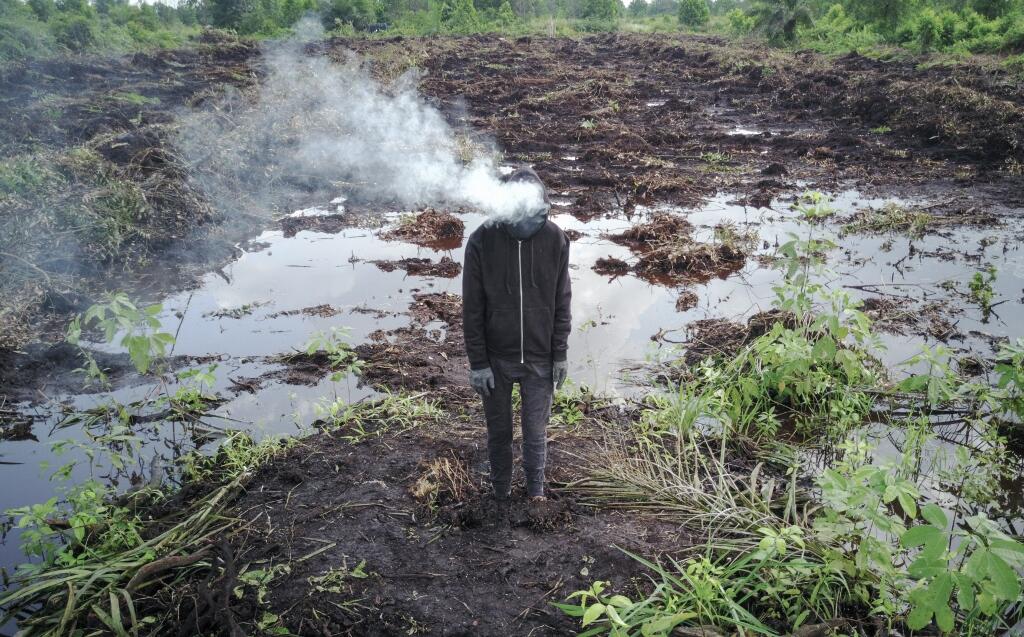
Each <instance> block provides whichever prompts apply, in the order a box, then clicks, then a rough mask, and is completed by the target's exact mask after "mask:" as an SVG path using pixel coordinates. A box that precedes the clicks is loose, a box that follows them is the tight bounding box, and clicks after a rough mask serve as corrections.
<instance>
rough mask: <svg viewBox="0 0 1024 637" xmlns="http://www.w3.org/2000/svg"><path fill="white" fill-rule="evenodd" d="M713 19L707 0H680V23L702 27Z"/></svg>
mask: <svg viewBox="0 0 1024 637" xmlns="http://www.w3.org/2000/svg"><path fill="white" fill-rule="evenodd" d="M710 19H711V9H710V8H709V7H708V3H707V0H680V2H679V23H680V24H684V25H686V26H688V27H701V26H704V25H705V24H707V23H708V20H710Z"/></svg>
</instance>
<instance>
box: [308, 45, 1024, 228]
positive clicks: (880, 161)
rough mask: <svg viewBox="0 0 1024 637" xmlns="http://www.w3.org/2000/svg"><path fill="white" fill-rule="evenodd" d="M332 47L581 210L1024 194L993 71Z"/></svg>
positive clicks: (523, 48) (546, 50)
mask: <svg viewBox="0 0 1024 637" xmlns="http://www.w3.org/2000/svg"><path fill="white" fill-rule="evenodd" d="M326 48H327V50H328V51H329V54H331V55H335V56H339V57H340V56H341V55H342V54H343V51H345V50H348V49H354V50H356V51H357V52H359V53H361V54H364V55H367V56H370V57H372V58H374V59H375V60H377V65H378V72H379V73H380V74H381V75H383V76H385V77H390V76H393V75H394V74H395V73H396V70H395V65H396V64H406V65H413V64H415V65H417V66H419V67H421V68H423V69H425V70H426V71H427V74H426V76H425V77H424V78H423V80H422V82H421V88H422V90H423V91H424V92H425V93H426V94H428V95H430V96H432V97H433V98H434V99H435V100H437V102H438V103H439V104H440V105H441V106H442V107H443V108H446V109H447V110H448V111H449V112H450V113H451V114H452V116H453V119H455V118H456V117H460V116H465V118H466V123H467V124H469V125H470V126H471V127H472V128H473V129H475V130H478V131H484V132H485V133H487V134H490V135H493V136H494V137H495V138H496V140H497V142H498V144H499V146H500V147H501V148H502V149H503V150H504V151H505V152H506V154H507V155H508V156H509V157H510V158H511V159H514V160H519V161H526V162H530V163H532V164H534V166H535V167H536V169H537V171H538V172H539V173H540V175H541V176H542V177H543V178H544V181H545V182H546V183H547V184H548V185H549V187H551V188H552V189H553V190H555V191H557V192H559V193H566V195H567V196H568V197H569V198H570V199H571V200H572V206H570V207H569V209H568V210H569V211H570V212H573V213H574V214H576V215H578V216H581V217H585V216H588V215H593V214H598V213H603V212H606V211H607V210H608V209H609V206H610V205H611V206H615V207H617V208H620V209H624V210H625V211H626V212H627V213H628V212H629V210H630V208H631V206H633V205H635V204H637V203H646V202H652V201H658V202H668V203H680V204H693V203H696V202H698V201H700V199H701V198H702V197H705V196H708V195H710V194H713V193H715V192H719V191H722V190H725V191H729V192H736V193H740V194H741V196H742V197H743V198H745V199H746V200H747V201H748V202H749V203H750V204H752V205H757V204H758V203H765V202H767V201H768V200H770V196H771V195H774V194H778V193H779V192H785V191H794V190H795V191H799V190H802V189H803V188H805V187H806V186H797V184H796V181H797V180H801V181H803V182H806V183H807V184H809V185H810V186H811V187H816V188H820V189H823V190H830V189H835V188H837V187H838V186H839V185H840V184H843V185H845V186H850V185H855V186H857V187H859V188H865V189H868V190H870V189H872V188H885V189H886V190H887V191H888V192H893V191H895V192H899V191H900V190H910V189H913V190H914V191H915V192H917V193H920V192H921V189H922V187H923V188H925V189H933V190H946V189H965V188H970V189H971V190H972V191H973V192H972V195H973V198H968V197H963V198H961V197H958V196H957V193H956V192H950V193H949V194H950V196H951V200H950V202H949V203H948V204H947V205H946V206H945V207H944V209H942V210H939V212H945V213H947V214H951V215H957V214H963V213H964V212H965V211H966V210H968V209H970V208H972V207H974V206H978V205H979V204H982V205H983V204H985V203H989V204H994V205H995V206H996V207H997V208H998V207H1001V206H1020V205H1021V203H1022V202H1024V194H1022V193H1024V189H1022V188H1021V185H1022V179H1021V170H1020V162H1021V161H1024V89H1022V88H1021V85H1020V83H1019V82H1018V81H1017V79H1016V78H1015V76H1013V75H1011V74H1008V73H1007V72H1006V71H1005V70H1003V69H1001V68H999V67H998V66H997V65H982V64H965V65H960V66H933V67H931V68H925V67H924V66H923V65H921V64H919V63H920V62H924V61H926V60H909V61H900V62H883V61H879V60H874V59H870V58H866V57H863V56H860V55H857V54H850V55H846V56H842V57H838V58H830V57H826V56H822V55H819V54H815V53H810V52H798V53H788V52H781V51H778V50H774V49H770V48H766V47H762V46H758V45H756V44H750V43H744V44H743V45H737V44H735V43H730V42H729V41H727V40H724V39H721V38H715V37H698V36H645V35H626V34H617V35H601V36H594V37H590V38H584V39H580V40H569V39H551V38H538V37H525V38H519V39H514V40H513V39H506V38H500V37H489V36H477V37H469V38H452V39H429V40H410V39H404V40H403V39H390V40H356V41H351V40H333V41H331V42H329V43H328V44H327V45H326ZM881 126H885V127H888V128H889V129H891V130H890V131H889V132H877V131H878V127H881ZM872 129H875V131H873V130H872ZM752 132H753V134H750V133H752ZM712 154H717V155H712ZM567 156H570V157H575V158H576V159H575V160H574V161H565V160H564V159H563V158H564V157H567ZM979 195H980V196H979ZM979 199H980V200H981V201H979ZM985 199H989V201H987V202H986V201H985Z"/></svg>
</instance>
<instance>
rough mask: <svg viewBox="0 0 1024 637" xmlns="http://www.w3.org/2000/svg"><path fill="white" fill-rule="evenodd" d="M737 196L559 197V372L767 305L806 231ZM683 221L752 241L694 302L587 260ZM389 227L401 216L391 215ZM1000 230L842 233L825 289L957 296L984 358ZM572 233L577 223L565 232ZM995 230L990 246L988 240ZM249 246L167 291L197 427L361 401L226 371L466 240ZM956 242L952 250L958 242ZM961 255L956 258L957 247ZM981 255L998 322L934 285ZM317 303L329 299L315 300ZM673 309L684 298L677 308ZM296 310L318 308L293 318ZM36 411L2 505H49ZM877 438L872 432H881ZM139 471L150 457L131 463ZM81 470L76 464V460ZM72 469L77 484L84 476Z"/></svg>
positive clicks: (623, 253) (996, 331)
mask: <svg viewBox="0 0 1024 637" xmlns="http://www.w3.org/2000/svg"><path fill="white" fill-rule="evenodd" d="M732 200H733V197H731V196H727V195H722V196H718V197H715V198H714V199H712V200H710V201H709V202H708V204H707V205H705V206H703V207H702V208H700V209H699V210H683V209H679V208H671V207H664V206H655V207H650V208H644V207H640V206H638V207H637V209H636V214H634V215H633V216H632V218H631V219H630V220H626V219H624V218H622V217H621V216H617V215H612V214H609V215H606V216H603V217H597V218H593V219H590V220H588V221H586V222H584V221H580V220H578V219H576V218H574V217H572V216H571V215H569V214H564V213H561V212H560V211H559V210H557V208H558V207H561V206H567V205H570V204H571V201H567V200H564V198H559V197H555V198H554V199H553V202H552V203H553V204H554V205H555V206H556V209H555V210H553V216H552V220H553V221H555V222H556V223H558V224H559V225H560V226H562V228H563V229H565V230H569V231H576V232H578V233H580V235H579V239H578V240H576V241H574V242H573V243H572V248H571V254H572V257H571V262H572V272H571V276H572V282H573V307H572V314H573V327H574V329H573V332H572V335H571V338H570V343H569V347H570V363H571V369H570V376H571V378H572V379H573V380H574V381H576V382H578V383H585V384H587V385H590V386H592V387H595V388H597V389H599V390H602V391H609V392H629V391H630V386H629V384H628V382H624V380H623V378H622V375H623V372H622V370H623V369H625V368H628V367H630V366H633V365H635V364H636V363H639V362H642V361H644V360H645V359H647V358H649V357H656V356H663V355H665V354H666V352H667V348H668V347H669V345H665V344H662V345H659V344H658V343H656V342H654V341H652V338H651V337H652V336H653V335H655V334H657V333H659V332H660V333H662V334H664V335H665V337H666V340H668V341H682V340H684V338H685V327H686V325H688V324H689V323H691V322H693V321H695V320H699V319H705V318H721V317H727V318H731V319H734V320H743V319H744V318H745V317H749V316H750V315H752V314H755V313H757V312H759V311H763V310H766V309H769V308H770V307H771V303H772V300H773V298H774V294H773V292H772V286H773V285H774V284H776V283H778V282H779V281H780V274H779V273H778V272H776V271H775V270H772V269H770V268H769V267H767V266H766V265H765V264H764V261H765V259H759V258H757V257H768V256H770V255H771V254H773V253H774V252H775V250H776V247H777V246H778V245H779V244H781V243H783V242H785V241H787V239H788V237H787V234H788V233H790V232H795V231H802V232H805V231H806V226H801V224H799V223H798V220H797V219H796V216H795V213H793V212H792V211H791V210H790V209H789V204H788V203H786V202H777V203H776V204H775V205H774V207H773V209H761V210H755V209H751V208H745V207H743V206H738V205H735V204H733V203H730V202H731V201H732ZM888 201H890V200H882V199H867V198H863V197H861V196H860V195H859V194H857V193H855V192H846V193H842V194H840V195H838V196H837V198H836V201H835V206H836V207H837V208H839V209H840V210H842V213H841V214H846V213H847V212H848V211H851V210H853V209H856V208H860V207H864V206H873V207H881V206H882V205H884V204H885V203H887V202H888ZM343 205H344V200H343V199H342V198H338V199H336V200H334V201H332V202H331V203H330V204H329V205H326V206H321V207H313V208H309V209H306V210H303V211H298V212H296V213H294V214H295V215H298V214H299V213H302V216H316V215H318V214H320V212H319V211H328V212H327V214H337V211H339V210H340V209H341V208H343V207H344V206H343ZM665 211H668V212H673V213H675V214H679V215H684V216H685V217H686V218H687V219H688V221H689V222H690V223H691V224H693V226H694V227H695V237H696V238H698V239H699V240H701V241H711V240H712V239H713V236H714V226H716V225H718V224H722V223H728V224H734V225H735V226H736V227H737V228H739V229H742V230H750V231H752V232H755V233H756V234H757V236H758V239H759V240H758V242H757V249H756V254H755V255H754V258H750V259H748V260H747V262H746V265H745V266H743V267H742V268H741V269H739V271H737V272H735V273H733V274H730V275H728V276H725V277H724V278H713V279H711V280H710V281H708V282H707V283H705V284H701V285H692V286H689V287H688V288H686V289H687V290H689V291H692V292H694V293H696V295H697V299H698V301H697V303H696V305H695V306H693V307H690V308H689V309H685V310H684V311H680V310H678V309H677V301H678V300H679V297H680V294H681V292H683V291H684V289H683V288H681V287H668V286H664V285H658V284H654V283H651V282H648V281H644V280H641V279H639V278H637V277H635V276H633V275H631V274H627V275H623V276H617V277H609V276H607V275H601V274H598V273H597V272H595V271H594V270H593V266H594V264H595V262H596V261H597V260H598V259H603V258H608V257H611V258H615V259H621V260H623V261H626V262H628V263H631V264H632V263H635V261H636V257H635V255H634V254H633V253H631V251H630V250H629V249H628V248H627V247H624V246H621V245H618V244H616V243H613V242H611V241H609V240H608V239H607V238H606V236H607V235H610V234H615V233H620V232H622V231H624V230H626V229H627V228H629V227H630V226H632V225H634V224H636V223H640V222H643V221H644V220H645V219H646V218H647V217H649V216H650V215H652V214H655V213H658V212H665ZM461 218H462V220H463V221H464V222H465V224H466V236H468V235H469V233H471V232H472V231H473V230H474V229H475V228H476V227H477V226H478V225H479V224H480V223H482V222H483V220H484V218H483V217H482V216H481V215H478V214H464V215H461ZM387 220H388V222H389V226H394V225H395V224H397V223H398V222H399V215H397V214H395V215H389V216H388V217H387ZM837 230H838V228H837V227H836V226H835V224H834V223H828V222H826V223H825V224H823V225H821V226H819V227H817V228H816V229H815V232H817V233H825V232H836V231H837ZM1011 232H1012V230H1011V229H1010V228H1009V227H1007V228H966V227H965V228H951V229H947V230H944V231H943V234H941V235H926V236H924V237H923V238H920V239H914V240H911V239H909V238H907V236H905V235H895V236H891V237H890V236H863V235H858V236H849V237H845V238H842V239H839V240H838V243H839V248H838V249H837V250H835V251H833V252H832V253H831V254H830V255H829V260H830V265H831V266H832V268H833V269H834V270H835V271H836V280H835V281H834V285H846V286H857V287H856V288H850V291H851V292H852V293H853V294H854V295H855V296H858V297H861V298H868V297H871V296H875V295H873V294H870V293H869V292H867V290H868V289H875V290H877V291H880V292H882V293H883V294H899V295H904V296H908V297H910V298H912V299H913V300H914V301H934V302H938V303H944V304H954V305H955V306H956V307H958V308H960V310H961V311H960V312H959V314H958V315H957V316H955V317H954V320H955V321H956V325H955V328H956V330H957V332H958V333H960V334H962V335H963V339H962V340H954V341H951V342H950V343H949V345H950V346H951V347H952V348H953V349H954V350H956V351H959V352H967V351H975V352H979V353H981V354H983V355H991V352H992V348H991V346H990V344H989V339H990V338H993V337H994V338H1002V337H1017V336H1022V335H1024V325H1022V324H1021V322H1020V317H1021V296H1022V291H1021V290H1022V286H1024V278H1022V277H1024V269H1022V268H1020V267H1016V264H1017V263H1020V262H1021V247H1020V245H1019V243H1018V242H1017V241H1015V240H1014V239H1013V237H1012V236H1011ZM573 235H574V236H575V233H573ZM992 237H996V240H995V241H989V239H990V238H992ZM250 244H251V245H257V246H259V247H260V249H259V250H257V251H252V252H245V253H243V254H242V255H241V256H240V257H238V258H237V259H236V260H235V261H234V262H233V263H231V264H230V265H228V266H227V267H225V268H223V269H222V270H220V271H218V272H216V273H210V274H207V275H206V276H204V277H203V278H202V280H201V281H200V283H199V285H198V286H197V287H196V288H195V289H193V290H188V291H182V292H177V293H174V294H171V295H169V296H168V297H166V298H165V299H164V300H163V306H164V310H163V313H162V314H161V315H160V317H159V318H160V320H161V322H162V324H163V326H164V329H165V330H166V331H169V332H171V333H177V334H178V340H177V343H176V346H175V352H174V353H175V354H178V355H191V356H215V357H216V363H217V365H218V368H217V371H216V375H217V379H218V380H217V386H216V387H215V388H214V391H216V392H218V393H219V394H221V395H222V396H224V397H225V398H227V399H228V400H227V402H226V403H224V404H223V405H221V406H220V407H219V408H218V409H217V410H216V411H215V413H214V415H213V416H211V417H210V418H207V419H206V421H208V423H209V424H210V426H211V427H213V428H246V429H250V430H252V431H255V432H256V433H258V434H266V433H284V434H291V433H295V432H297V431H298V430H299V428H300V426H301V425H307V424H308V423H310V422H311V421H312V420H313V419H314V415H313V414H314V405H315V404H316V403H317V402H318V401H320V400H322V399H324V398H333V397H335V396H337V397H341V398H344V399H346V400H359V399H360V398H364V397H366V396H368V395H370V394H371V392H370V391H369V390H367V389H365V388H360V387H358V384H357V382H356V380H355V379H351V378H350V379H347V380H345V381H342V382H340V383H331V382H330V381H329V380H326V379H325V380H324V381H322V382H320V383H319V384H318V385H315V386H312V387H310V386H305V385H285V384H282V383H280V382H277V381H268V382H266V383H264V384H263V385H262V386H261V387H259V388H257V389H255V390H254V391H252V392H250V391H245V390H239V388H238V385H236V384H235V383H234V382H233V381H237V380H239V379H246V378H254V377H258V376H260V375H262V374H264V373H266V372H268V371H272V370H273V369H275V365H273V364H272V363H269V362H267V360H266V358H267V357H270V356H274V355H278V354H282V353H289V352H292V351H294V350H297V349H299V348H301V347H302V346H303V345H304V343H306V342H307V341H308V340H309V338H310V336H311V335H313V334H315V333H316V332H319V331H323V330H328V329H330V328H331V327H346V328H348V329H349V330H350V341H351V343H352V344H358V343H361V342H365V341H366V340H367V338H368V335H369V334H370V333H371V332H373V331H375V330H380V329H383V330H389V329H393V328H397V327H401V326H403V325H407V324H408V321H409V319H408V316H407V315H406V314H405V313H406V311H407V309H408V305H409V303H410V301H411V299H412V295H413V294H414V293H416V292H451V293H455V294H459V293H460V292H461V279H460V278H458V277H456V278H454V279H446V278H439V277H429V276H409V275H407V274H406V273H405V272H403V271H402V270H400V269H399V270H394V271H391V272H387V271H384V270H381V269H380V268H379V267H377V266H376V265H375V264H374V263H373V262H374V261H396V260H400V259H407V258H426V259H430V260H432V261H438V260H439V259H441V258H442V257H448V258H450V259H452V260H454V261H456V262H459V263H461V262H462V254H463V248H462V246H461V245H460V246H458V247H454V248H452V249H450V250H434V249H430V248H423V247H417V246H415V245H412V244H409V243H403V242H397V241H384V240H382V239H380V238H379V237H378V236H377V233H376V232H375V231H373V230H368V229H362V228H347V229H344V230H342V231H340V232H337V233H327V232H317V231H309V230H299V231H297V232H295V233H294V234H291V233H289V234H287V235H286V234H285V233H284V232H282V231H281V230H268V231H266V232H264V233H262V234H261V235H260V236H258V237H255V238H254V239H253V241H252V242H250ZM957 250H959V251H960V252H957ZM963 252H966V254H963ZM986 263H992V264H994V265H995V266H996V267H997V268H998V269H999V272H1000V275H999V277H998V278H997V280H996V282H995V284H994V287H995V292H996V300H997V301H1004V300H1005V301H1006V302H1005V303H1003V304H1002V305H999V306H998V307H997V308H996V311H997V312H998V316H993V317H992V319H991V320H990V322H988V323H984V322H983V320H982V316H981V312H980V310H978V309H977V308H974V307H971V306H969V305H965V304H964V302H963V301H962V300H960V299H959V298H957V297H956V296H955V295H953V293H951V292H949V291H948V290H946V289H944V288H942V287H941V286H940V284H942V283H943V282H945V281H956V282H958V283H959V284H960V286H961V287H962V288H964V289H965V288H966V284H967V281H968V280H969V278H970V277H971V276H972V275H973V273H974V272H975V271H977V270H979V269H981V267H982V266H981V264H986ZM323 306H329V308H328V310H329V311H328V310H324V309H323ZM687 306H688V304H682V305H681V307H687ZM305 308H313V309H314V310H316V311H308V312H301V311H298V310H303V309H305ZM426 327H427V332H428V333H429V334H430V338H435V339H443V338H444V337H445V336H446V334H445V326H444V324H443V323H439V324H436V325H428V326H426ZM883 340H884V342H885V344H886V345H887V347H888V349H887V351H886V352H884V353H883V354H882V355H881V357H882V359H883V360H884V361H885V362H886V363H888V364H896V363H899V362H901V361H903V360H905V359H906V358H908V357H909V356H911V355H912V354H914V353H915V352H916V351H918V349H919V348H920V345H921V343H922V342H934V341H926V340H925V339H924V338H922V337H918V336H905V335H902V336H901V335H889V334H883ZM157 389H158V388H157V387H156V386H153V385H146V386H140V387H132V388H128V389H123V390H119V391H117V392H113V393H111V394H94V395H77V396H76V395H71V396H55V397H53V398H54V400H55V402H56V403H59V404H64V405H67V406H69V407H72V408H77V409H83V408H87V407H90V406H92V405H95V404H97V402H99V401H102V400H104V399H105V398H116V399H117V400H119V401H129V400H133V399H138V398H142V397H143V396H145V395H146V394H147V393H148V392H153V391H156V390H157ZM30 411H32V412H33V413H34V414H35V415H37V416H38V417H39V420H38V421H37V422H36V424H35V428H34V430H33V433H34V434H35V436H36V437H37V438H38V440H37V441H34V440H24V441H17V442H16V441H5V442H3V443H0V462H3V463H20V464H0V480H2V481H3V482H4V484H14V483H17V484H18V485H19V487H18V489H4V490H3V492H2V494H0V509H6V508H9V507H16V506H23V505H26V504H30V503H35V502H39V501H42V500H45V499H46V498H47V497H49V495H50V494H51V492H52V489H53V485H52V484H51V483H49V482H48V481H47V479H46V478H45V477H44V476H43V474H42V472H41V471H40V470H39V466H40V464H41V463H43V462H53V461H54V459H53V458H52V457H51V455H50V452H49V443H50V442H51V441H53V440H58V439H64V438H68V437H74V436H81V435H82V434H81V431H80V430H78V429H77V428H68V429H62V430H58V431H56V432H54V431H51V428H52V427H53V426H54V424H55V423H56V422H57V420H58V419H59V413H60V411H59V409H57V408H56V407H55V406H47V407H39V408H33V409H31V410H30ZM887 434H888V432H879V436H880V437H882V438H884V436H885V435H887ZM145 435H146V438H147V440H148V442H147V448H146V450H145V451H144V452H143V454H142V457H143V458H144V459H148V458H150V457H152V455H153V454H157V453H159V454H161V455H165V456H170V455H173V453H174V450H175V449H176V448H179V447H180V448H188V447H189V445H190V444H191V441H190V440H189V439H188V438H189V436H188V435H187V434H186V432H184V431H183V430H182V427H181V426H180V425H175V424H173V423H163V424H160V425H156V426H154V427H153V428H152V430H149V431H146V434H145ZM133 469H134V470H135V471H137V472H138V473H141V474H144V473H145V470H146V467H145V466H139V467H134V468H133ZM83 471H84V470H83ZM76 477H81V478H85V477H86V476H85V474H84V472H83V473H82V474H81V475H79V476H76ZM17 544H18V540H17V532H13V533H11V534H10V535H9V536H8V539H7V542H6V543H4V544H2V545H0V566H3V567H6V568H8V569H10V568H11V567H12V566H13V565H14V564H16V563H18V562H20V561H21V559H22V558H21V554H20V552H19V551H18V549H17Z"/></svg>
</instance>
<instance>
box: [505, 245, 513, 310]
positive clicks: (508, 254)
mask: <svg viewBox="0 0 1024 637" xmlns="http://www.w3.org/2000/svg"><path fill="white" fill-rule="evenodd" d="M505 246H506V248H505V293H506V294H508V295H509V296H512V237H509V238H508V243H506V244H505Z"/></svg>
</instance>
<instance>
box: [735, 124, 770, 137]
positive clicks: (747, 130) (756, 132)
mask: <svg viewBox="0 0 1024 637" xmlns="http://www.w3.org/2000/svg"><path fill="white" fill-rule="evenodd" d="M763 134H764V131H759V130H755V129H753V128H743V127H742V126H737V127H736V128H733V129H731V130H729V131H728V132H727V133H726V135H730V136H733V137H735V136H738V135H748V136H750V135H763Z"/></svg>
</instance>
